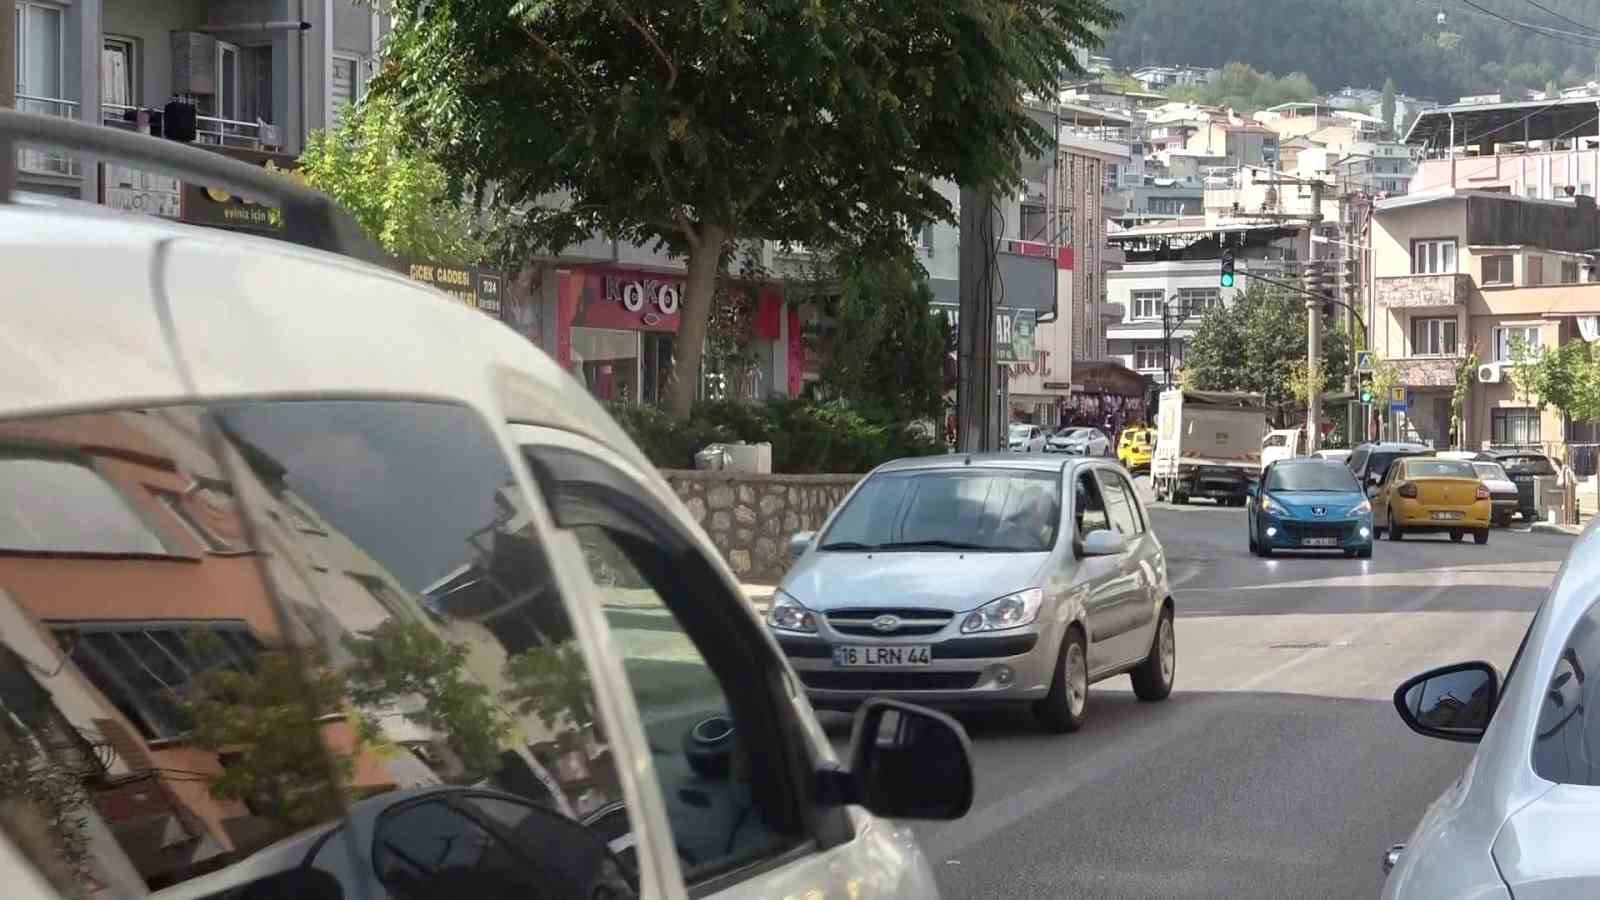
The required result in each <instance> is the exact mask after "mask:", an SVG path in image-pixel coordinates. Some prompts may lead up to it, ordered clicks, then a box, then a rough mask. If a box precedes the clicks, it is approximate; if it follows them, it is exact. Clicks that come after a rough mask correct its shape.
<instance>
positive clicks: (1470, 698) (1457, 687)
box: [1394, 662, 1500, 744]
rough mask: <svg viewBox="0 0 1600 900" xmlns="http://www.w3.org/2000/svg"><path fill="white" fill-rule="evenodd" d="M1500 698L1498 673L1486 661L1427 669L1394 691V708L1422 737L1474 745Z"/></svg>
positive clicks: (1484, 729) (1487, 724) (1402, 719)
mask: <svg viewBox="0 0 1600 900" xmlns="http://www.w3.org/2000/svg"><path fill="white" fill-rule="evenodd" d="M1499 699H1500V673H1499V672H1497V671H1495V668H1494V666H1492V665H1490V664H1488V663H1486V662H1465V663H1456V664H1455V665H1450V666H1443V667H1441V668H1438V669H1430V670H1429V671H1426V672H1423V673H1422V674H1421V675H1415V676H1413V677H1411V678H1409V679H1407V680H1406V681H1405V682H1404V683H1402V684H1401V685H1400V687H1398V688H1396V689H1395V692H1394V708H1395V711H1396V712H1398V713H1399V714H1400V720H1401V721H1402V722H1405V723H1406V727H1408V728H1410V729H1411V730H1412V731H1415V732H1416V733H1417V734H1420V735H1423V736H1425V737H1433V738H1439V739H1441V740H1446V741H1460V742H1462V743H1467V744H1475V743H1477V742H1478V741H1479V740H1480V739H1482V738H1483V733H1484V732H1485V731H1487V730H1488V728H1489V717H1490V716H1492V715H1494V708H1495V704H1496V703H1497V702H1498V701H1499Z"/></svg>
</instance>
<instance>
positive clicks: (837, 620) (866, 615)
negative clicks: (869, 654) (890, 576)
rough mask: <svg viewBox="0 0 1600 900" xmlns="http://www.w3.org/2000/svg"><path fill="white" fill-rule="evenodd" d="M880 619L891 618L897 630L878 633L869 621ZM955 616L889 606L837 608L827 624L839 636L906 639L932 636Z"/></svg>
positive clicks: (935, 611) (941, 612)
mask: <svg viewBox="0 0 1600 900" xmlns="http://www.w3.org/2000/svg"><path fill="white" fill-rule="evenodd" d="M879 616H894V617H895V618H897V619H899V620H900V627H899V628H895V629H891V630H889V631H879V630H878V629H877V628H874V627H873V625H872V622H873V620H874V619H877V618H878V617H879ZM954 617H955V613H951V612H945V611H943V610H936V609H905V608H889V607H863V608H860V609H838V610H834V611H833V612H830V613H828V624H829V625H831V626H833V630H834V631H837V632H839V633H840V634H850V635H857V636H860V637H908V636H916V635H927V634H935V633H937V632H938V631H939V630H940V629H942V628H944V627H945V626H946V625H948V624H950V620H951V619H952V618H954Z"/></svg>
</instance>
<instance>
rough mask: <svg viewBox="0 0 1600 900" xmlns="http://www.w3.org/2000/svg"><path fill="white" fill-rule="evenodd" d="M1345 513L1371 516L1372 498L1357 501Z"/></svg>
mask: <svg viewBox="0 0 1600 900" xmlns="http://www.w3.org/2000/svg"><path fill="white" fill-rule="evenodd" d="M1345 515H1347V516H1370V515H1372V501H1371V500H1363V501H1361V502H1360V503H1357V504H1356V505H1355V506H1352V507H1350V511H1349V512H1347V513H1345Z"/></svg>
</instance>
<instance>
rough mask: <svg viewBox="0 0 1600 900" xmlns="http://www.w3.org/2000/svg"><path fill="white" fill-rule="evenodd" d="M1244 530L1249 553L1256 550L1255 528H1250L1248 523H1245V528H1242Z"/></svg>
mask: <svg viewBox="0 0 1600 900" xmlns="http://www.w3.org/2000/svg"><path fill="white" fill-rule="evenodd" d="M1244 532H1245V536H1247V537H1248V538H1249V539H1250V552H1251V553H1254V552H1256V530H1255V529H1254V528H1251V527H1250V526H1249V525H1246V526H1245V528H1244Z"/></svg>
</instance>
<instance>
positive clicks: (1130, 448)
mask: <svg viewBox="0 0 1600 900" xmlns="http://www.w3.org/2000/svg"><path fill="white" fill-rule="evenodd" d="M1155 452H1156V430H1155V429H1154V428H1124V429H1122V434H1121V435H1118V437H1117V460H1118V461H1120V462H1121V463H1122V464H1123V465H1124V466H1127V467H1128V471H1129V472H1141V471H1143V472H1148V471H1150V460H1151V458H1152V457H1154V456H1155Z"/></svg>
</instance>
